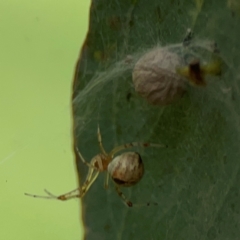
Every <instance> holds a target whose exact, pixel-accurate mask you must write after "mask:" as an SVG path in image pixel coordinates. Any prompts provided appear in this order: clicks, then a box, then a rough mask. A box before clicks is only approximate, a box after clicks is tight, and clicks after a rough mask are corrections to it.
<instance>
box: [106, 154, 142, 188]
mask: <svg viewBox="0 0 240 240" xmlns="http://www.w3.org/2000/svg"><path fill="white" fill-rule="evenodd" d="M108 172H109V174H110V176H111V177H112V179H113V181H114V182H115V183H116V184H117V185H119V186H123V187H130V186H132V185H134V184H136V183H137V182H139V181H140V180H141V178H142V176H143V174H144V165H143V162H142V159H141V156H140V155H139V154H138V153H136V152H126V153H123V154H121V155H119V156H117V157H115V158H114V159H113V160H112V161H111V162H110V163H109V165H108Z"/></svg>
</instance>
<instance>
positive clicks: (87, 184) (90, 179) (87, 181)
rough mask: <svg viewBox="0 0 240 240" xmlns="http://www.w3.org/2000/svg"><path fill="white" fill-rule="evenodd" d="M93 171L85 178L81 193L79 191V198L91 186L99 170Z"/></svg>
mask: <svg viewBox="0 0 240 240" xmlns="http://www.w3.org/2000/svg"><path fill="white" fill-rule="evenodd" d="M93 172H94V171H93ZM93 172H92V173H91V176H90V177H89V179H86V181H85V182H84V184H83V186H82V188H81V193H80V197H81V198H82V197H83V196H84V195H85V194H86V192H87V191H88V190H89V188H90V187H91V186H92V184H93V183H94V181H95V180H96V179H97V177H98V174H99V171H96V172H95V173H94V174H93Z"/></svg>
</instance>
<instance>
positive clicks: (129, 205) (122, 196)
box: [115, 185, 133, 207]
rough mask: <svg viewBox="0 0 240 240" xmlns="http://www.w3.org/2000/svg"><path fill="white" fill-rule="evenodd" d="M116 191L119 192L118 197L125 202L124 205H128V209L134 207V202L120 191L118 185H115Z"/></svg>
mask: <svg viewBox="0 0 240 240" xmlns="http://www.w3.org/2000/svg"><path fill="white" fill-rule="evenodd" d="M115 189H116V191H117V194H118V196H119V197H120V198H121V199H122V200H123V201H124V203H126V204H127V206H128V207H132V205H133V204H132V202H131V201H129V200H128V199H127V198H126V197H125V195H124V194H123V192H122V191H121V190H120V187H119V186H118V185H115Z"/></svg>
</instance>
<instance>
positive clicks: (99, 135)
mask: <svg viewBox="0 0 240 240" xmlns="http://www.w3.org/2000/svg"><path fill="white" fill-rule="evenodd" d="M97 136H98V144H99V147H100V149H101V152H102V153H103V154H104V155H105V156H107V153H106V151H105V149H104V147H103V144H102V136H101V132H100V128H99V125H98V130H97Z"/></svg>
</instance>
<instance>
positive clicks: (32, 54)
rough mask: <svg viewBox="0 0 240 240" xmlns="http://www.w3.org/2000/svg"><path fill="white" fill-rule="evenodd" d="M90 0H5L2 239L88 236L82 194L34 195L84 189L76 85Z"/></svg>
mask: <svg viewBox="0 0 240 240" xmlns="http://www.w3.org/2000/svg"><path fill="white" fill-rule="evenodd" d="M89 5H90V0H84V1H83V0H70V1H49V0H37V1H30V0H22V1H17V0H2V1H1V3H0V34H1V38H0V53H1V54H0V66H1V71H0V74H1V88H0V91H1V93H0V109H1V116H0V126H1V128H0V129H1V130H0V134H1V148H0V149H1V150H0V191H1V194H0V216H1V218H0V226H1V229H0V239H4V240H10V239H11V240H12V239H14V240H15V239H24V240H27V239H31V240H32V239H34V240H37V239H44V240H50V239H51V240H54V239H58V240H61V239H71V240H77V239H81V237H82V233H83V232H82V229H81V226H80V225H81V224H80V217H79V216H80V215H79V214H80V209H79V201H78V200H72V201H68V202H61V201H56V200H45V199H35V198H31V197H27V196H25V195H24V192H28V193H33V194H39V195H45V193H44V192H43V189H44V188H46V189H48V190H50V191H52V192H53V193H55V194H57V195H58V194H62V193H64V192H67V191H69V190H72V189H74V188H76V186H77V175H76V171H75V164H74V157H73V153H72V147H71V144H72V135H71V124H72V119H71V102H70V99H71V87H72V79H73V74H74V67H75V63H76V61H77V58H78V56H79V52H80V48H81V45H82V43H83V41H84V38H85V35H86V31H87V26H88V13H89Z"/></svg>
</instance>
